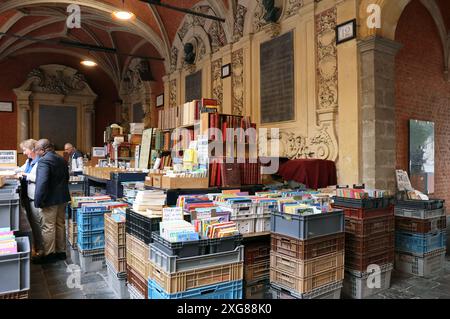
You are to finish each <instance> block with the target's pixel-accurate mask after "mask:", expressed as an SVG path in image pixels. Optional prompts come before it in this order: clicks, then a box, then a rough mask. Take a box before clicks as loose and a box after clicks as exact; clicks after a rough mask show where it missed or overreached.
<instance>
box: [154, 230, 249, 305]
mask: <svg viewBox="0 0 450 319" xmlns="http://www.w3.org/2000/svg"><path fill="white" fill-rule="evenodd" d="M152 237H153V243H152V244H150V251H149V252H150V254H149V255H150V267H149V278H148V294H149V299H242V293H243V276H244V246H242V245H241V243H242V235H235V236H229V237H223V238H215V239H202V240H195V241H186V242H176V243H174V242H169V241H167V240H165V239H164V238H162V237H161V236H159V233H153V234H152Z"/></svg>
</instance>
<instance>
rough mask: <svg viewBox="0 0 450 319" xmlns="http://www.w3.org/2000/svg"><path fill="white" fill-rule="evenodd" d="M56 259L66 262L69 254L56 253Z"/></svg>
mask: <svg viewBox="0 0 450 319" xmlns="http://www.w3.org/2000/svg"><path fill="white" fill-rule="evenodd" d="M55 255H56V259H58V260H66V259H67V254H66V253H56V254H55Z"/></svg>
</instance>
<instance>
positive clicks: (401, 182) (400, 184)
mask: <svg viewBox="0 0 450 319" xmlns="http://www.w3.org/2000/svg"><path fill="white" fill-rule="evenodd" d="M395 175H396V176H397V188H398V190H399V191H413V190H414V188H413V187H412V186H411V181H410V180H409V177H408V173H407V172H405V171H403V170H400V169H398V170H396V171H395Z"/></svg>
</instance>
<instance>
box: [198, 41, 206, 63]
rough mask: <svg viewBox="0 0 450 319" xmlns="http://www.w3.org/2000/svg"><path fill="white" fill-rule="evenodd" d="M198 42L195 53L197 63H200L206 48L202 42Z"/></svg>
mask: <svg viewBox="0 0 450 319" xmlns="http://www.w3.org/2000/svg"><path fill="white" fill-rule="evenodd" d="M198 42H199V46H198V49H197V51H198V52H197V61H200V60H201V59H203V58H204V56H205V55H206V46H205V44H204V43H203V41H201V40H198Z"/></svg>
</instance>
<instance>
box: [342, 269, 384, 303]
mask: <svg viewBox="0 0 450 319" xmlns="http://www.w3.org/2000/svg"><path fill="white" fill-rule="evenodd" d="M392 269H393V266H392V264H388V265H385V266H384V267H382V268H381V274H380V275H381V278H380V281H379V283H380V286H379V288H371V285H372V284H374V282H376V280H375V279H374V278H373V277H369V276H371V274H369V273H367V272H366V273H363V274H362V275H355V274H352V273H350V272H346V273H345V278H344V287H343V288H342V294H343V295H345V296H346V297H349V298H352V299H365V298H369V297H371V296H373V295H375V294H377V293H379V292H381V291H383V290H386V289H388V288H389V287H390V286H391V274H392Z"/></svg>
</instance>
